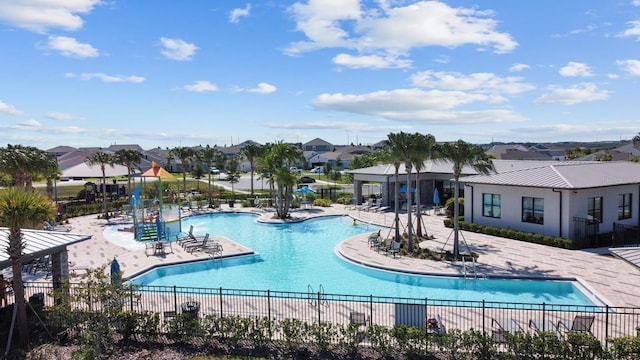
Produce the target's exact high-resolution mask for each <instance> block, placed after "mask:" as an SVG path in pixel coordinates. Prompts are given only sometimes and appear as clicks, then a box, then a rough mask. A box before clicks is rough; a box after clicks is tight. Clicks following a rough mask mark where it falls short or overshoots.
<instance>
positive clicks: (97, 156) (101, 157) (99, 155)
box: [84, 151, 116, 219]
mask: <svg viewBox="0 0 640 360" xmlns="http://www.w3.org/2000/svg"><path fill="white" fill-rule="evenodd" d="M84 162H85V163H86V164H87V165H89V166H94V165H100V171H102V204H103V206H104V217H105V219H107V218H109V210H108V209H107V175H106V168H107V165H109V166H111V167H113V165H114V164H115V162H116V159H115V157H114V155H113V154H109V153H106V152H103V151H98V152H96V153H94V154H93V155H91V156H89V157H88V158H87V159H86V160H85V161H84Z"/></svg>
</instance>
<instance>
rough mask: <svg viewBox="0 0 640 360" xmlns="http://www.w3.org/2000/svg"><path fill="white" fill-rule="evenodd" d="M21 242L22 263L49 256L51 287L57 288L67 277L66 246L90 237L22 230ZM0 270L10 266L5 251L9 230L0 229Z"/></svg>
mask: <svg viewBox="0 0 640 360" xmlns="http://www.w3.org/2000/svg"><path fill="white" fill-rule="evenodd" d="M21 232H22V242H23V243H24V245H25V248H24V250H23V255H22V263H23V264H26V263H28V262H30V261H32V260H35V259H39V258H42V257H44V256H46V255H50V256H51V277H52V279H53V286H54V287H57V286H58V285H59V284H60V282H61V281H62V280H63V279H66V278H68V277H69V260H68V254H67V246H68V245H71V244H75V243H77V242H80V241H84V240H88V239H90V238H91V235H85V234H75V233H68V232H60V231H46V230H31V229H22V230H21ZM0 246H2V251H0V269H4V268H7V267H10V266H11V260H10V259H9V255H8V254H7V252H6V251H5V249H7V248H8V247H9V228H6V227H0Z"/></svg>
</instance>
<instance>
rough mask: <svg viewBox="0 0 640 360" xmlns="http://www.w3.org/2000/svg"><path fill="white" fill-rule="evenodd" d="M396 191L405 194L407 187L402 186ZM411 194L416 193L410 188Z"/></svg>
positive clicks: (414, 189)
mask: <svg viewBox="0 0 640 360" xmlns="http://www.w3.org/2000/svg"><path fill="white" fill-rule="evenodd" d="M398 191H399V192H401V193H406V192H407V185H402V186H401V187H400V189H399V190H398ZM411 192H412V193H414V192H416V188H414V187H412V188H411Z"/></svg>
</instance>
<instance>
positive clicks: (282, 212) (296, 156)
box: [263, 142, 303, 219]
mask: <svg viewBox="0 0 640 360" xmlns="http://www.w3.org/2000/svg"><path fill="white" fill-rule="evenodd" d="M302 157H303V154H302V151H301V150H300V149H298V148H297V147H296V146H295V145H293V144H286V143H283V142H278V143H275V144H271V145H268V146H267V148H266V151H265V154H264V157H263V160H264V163H263V166H264V167H265V169H264V170H263V171H264V173H266V174H269V178H268V181H269V183H270V184H275V185H276V203H275V206H276V215H277V216H278V217H279V218H280V219H286V218H287V217H288V216H289V207H290V206H291V199H292V198H293V186H294V185H295V184H296V183H297V182H298V175H297V174H295V173H293V172H292V171H291V170H290V169H289V168H290V167H291V166H292V165H293V164H295V163H297V162H298V161H300V160H301V159H302Z"/></svg>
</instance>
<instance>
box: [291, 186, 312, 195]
mask: <svg viewBox="0 0 640 360" xmlns="http://www.w3.org/2000/svg"><path fill="white" fill-rule="evenodd" d="M296 193H298V194H315V193H316V191H315V190H313V189H312V188H310V187H308V186H305V187H301V188H300V189H298V190H296Z"/></svg>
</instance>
